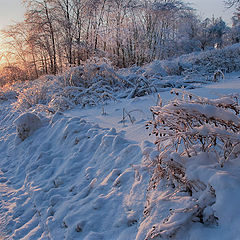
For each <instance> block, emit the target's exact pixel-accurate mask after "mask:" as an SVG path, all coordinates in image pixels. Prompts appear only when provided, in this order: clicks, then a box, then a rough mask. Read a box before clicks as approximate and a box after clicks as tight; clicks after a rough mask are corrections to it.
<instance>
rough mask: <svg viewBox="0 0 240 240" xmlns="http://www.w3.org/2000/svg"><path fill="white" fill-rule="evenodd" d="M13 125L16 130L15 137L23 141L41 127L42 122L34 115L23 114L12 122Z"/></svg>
mask: <svg viewBox="0 0 240 240" xmlns="http://www.w3.org/2000/svg"><path fill="white" fill-rule="evenodd" d="M14 124H15V126H16V128H17V137H18V138H19V139H20V140H21V141H23V140H25V139H26V138H27V137H29V136H30V135H32V133H33V132H34V131H36V130H37V129H39V128H40V127H41V126H42V121H41V119H40V118H39V117H38V116H37V115H36V114H34V113H24V114H22V115H20V116H19V117H18V118H17V119H16V120H15V121H14Z"/></svg>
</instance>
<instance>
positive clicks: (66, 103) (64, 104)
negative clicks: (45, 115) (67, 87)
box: [48, 94, 73, 113]
mask: <svg viewBox="0 0 240 240" xmlns="http://www.w3.org/2000/svg"><path fill="white" fill-rule="evenodd" d="M48 107H49V108H50V110H51V112H53V113H55V112H58V111H61V112H63V111H66V110H69V109H71V108H73V104H72V103H71V101H70V100H69V99H68V98H66V97H64V96H62V95H58V94H56V95H55V96H53V98H52V100H51V101H50V102H49V104H48Z"/></svg>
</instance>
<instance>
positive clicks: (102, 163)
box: [0, 73, 240, 240]
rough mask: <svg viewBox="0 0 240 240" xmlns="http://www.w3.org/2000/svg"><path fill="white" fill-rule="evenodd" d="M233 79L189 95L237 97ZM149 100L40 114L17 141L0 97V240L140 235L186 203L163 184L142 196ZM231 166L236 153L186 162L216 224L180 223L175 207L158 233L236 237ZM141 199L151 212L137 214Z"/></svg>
mask: <svg viewBox="0 0 240 240" xmlns="http://www.w3.org/2000/svg"><path fill="white" fill-rule="evenodd" d="M239 76H240V73H232V74H229V75H227V76H226V78H225V79H224V80H222V82H220V83H215V84H212V85H207V86H204V87H203V88H198V89H194V90H191V91H192V92H193V93H195V94H198V95H201V96H204V97H213V98H214V97H216V96H221V95H223V94H225V93H227V94H229V93H233V92H236V93H240V85H239V78H238V77H239ZM161 96H162V98H163V100H164V101H165V102H166V101H168V99H170V97H171V96H170V93H169V92H163V93H161ZM156 102H157V95H149V96H144V97H141V98H135V99H124V100H121V101H120V100H119V101H118V102H115V103H112V104H109V105H106V106H104V109H101V108H98V107H92V108H86V109H82V108H75V109H73V110H70V111H66V112H64V113H56V114H55V115H53V116H52V117H51V118H46V117H44V115H43V116H41V118H42V121H43V126H42V127H41V128H39V129H38V130H36V131H35V132H34V133H32V135H31V136H30V137H28V138H26V139H25V140H24V141H23V142H20V143H18V142H15V138H16V128H15V126H14V124H13V122H14V120H15V119H16V118H17V117H18V115H19V113H18V112H16V111H12V106H11V105H10V102H4V103H2V104H1V105H0V108H1V109H0V112H1V115H0V124H1V125H0V128H1V132H0V152H1V161H0V169H1V171H0V194H1V199H0V200H1V203H0V204H1V205H0V208H1V210H0V218H1V222H2V224H1V227H0V238H2V239H56V240H59V239H83V240H95V239H96V240H100V239H102V240H111V239H112V240H128V239H129V240H133V239H138V240H144V239H145V237H146V235H147V234H148V233H149V232H151V230H152V228H153V226H155V228H156V227H157V228H158V227H159V228H161V224H162V220H164V219H165V218H166V217H169V216H168V214H169V209H180V208H183V207H185V208H186V207H189V208H191V206H192V198H187V197H185V196H181V194H180V195H177V196H174V197H171V198H169V197H168V196H169V194H170V192H169V190H168V189H166V188H164V184H162V185H160V186H159V189H157V191H155V192H151V193H148V192H147V189H148V184H149V180H150V176H151V175H150V170H151V168H149V165H148V164H149V162H148V161H147V160H146V156H148V157H149V158H150V159H151V158H154V154H156V151H155V146H154V144H153V142H154V137H153V136H149V135H148V134H149V130H146V129H145V122H146V121H147V120H150V119H151V118H152V115H151V112H150V111H149V108H150V106H153V105H156ZM123 109H124V110H123ZM103 111H104V113H105V114H102V113H103ZM123 111H124V113H123ZM127 113H129V115H130V117H131V120H132V121H133V123H132V122H131V121H130V119H129V116H128V114H127ZM123 115H124V118H123ZM150 153H152V154H150ZM149 154H150V155H149ZM239 169H240V164H239V163H238V162H237V161H236V159H235V160H234V161H232V162H229V163H227V164H226V165H225V166H224V168H220V167H219V166H217V165H216V163H215V162H214V161H212V160H211V159H208V158H207V157H206V156H202V155H200V156H198V158H196V159H195V161H193V162H191V163H189V168H188V176H189V177H192V178H193V179H195V178H198V179H201V180H202V181H203V182H205V183H209V184H211V186H213V187H214V189H215V194H216V198H215V199H214V200H213V203H214V204H213V205H212V209H213V211H215V212H216V214H217V217H218V219H219V220H218V224H216V225H215V226H211V227H208V226H205V225H203V224H201V223H192V222H191V223H189V222H188V221H187V218H188V216H189V215H188V214H183V213H182V212H181V211H179V214H175V215H174V217H175V218H176V219H172V223H171V224H172V225H171V226H170V225H169V226H166V224H165V225H162V226H163V227H164V228H166V229H165V230H166V231H171V227H174V228H175V226H177V227H178V228H179V229H180V230H179V232H178V234H177V235H176V236H175V235H173V236H175V238H176V239H183V240H185V239H186V240H187V239H192V240H193V239H197V240H198V239H199V240H200V239H211V240H214V239H223V240H225V239H226V240H227V239H233V240H235V239H236V240H237V239H240V238H239V236H240V233H239V227H238V223H239V221H240V218H239V213H238V203H239V200H240V189H239V186H240V184H239V183H240V174H239ZM205 193H206V194H207V193H208V192H207V191H206V192H205ZM205 193H204V194H205ZM204 194H203V195H202V199H204V196H205V195H204ZM147 195H148V196H147ZM147 197H148V199H146V198H147ZM147 200H148V201H149V203H150V208H151V209H153V210H152V211H151V215H149V216H148V217H146V216H145V217H144V214H143V212H144V209H145V207H146V204H147ZM211 204H212V203H211ZM148 206H149V205H148ZM210 210H211V209H210ZM210 210H209V211H210ZM186 222H187V223H188V224H189V225H187V226H186ZM230 223H231V224H230ZM157 224H158V225H157ZM170 235H171V234H170ZM163 236H164V235H163ZM168 237H169V234H166V236H165V238H166V239H167V238H168ZM149 239H150V238H149ZM156 239H157V238H156ZM163 239H164V238H163Z"/></svg>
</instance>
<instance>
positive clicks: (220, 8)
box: [184, 0, 234, 25]
mask: <svg viewBox="0 0 240 240" xmlns="http://www.w3.org/2000/svg"><path fill="white" fill-rule="evenodd" d="M184 2H189V3H192V5H191V6H192V7H193V8H195V9H196V10H197V12H198V14H199V15H200V16H201V17H202V18H206V17H209V18H211V17H212V15H213V14H214V17H222V18H223V20H224V21H225V22H226V23H228V24H229V25H231V23H232V22H231V18H232V16H233V12H234V9H228V8H226V6H225V5H224V0H184Z"/></svg>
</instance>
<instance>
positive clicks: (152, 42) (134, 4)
mask: <svg viewBox="0 0 240 240" xmlns="http://www.w3.org/2000/svg"><path fill="white" fill-rule="evenodd" d="M24 4H25V6H26V13H25V19H24V21H23V22H21V23H18V24H15V25H12V26H9V27H8V28H7V29H5V30H4V31H3V32H4V35H5V39H6V44H7V48H8V49H9V52H8V53H6V54H5V58H6V60H7V61H8V64H7V66H6V67H5V68H4V69H5V70H4V71H5V72H8V73H9V75H12V76H11V77H12V80H15V79H14V78H17V79H19V78H24V79H33V78H37V77H39V76H40V75H43V74H56V73H59V72H62V71H63V70H64V69H65V68H66V67H67V66H71V65H80V64H81V62H82V61H86V60H87V59H89V58H91V57H92V56H97V57H106V58H108V59H110V60H111V61H112V63H113V64H114V65H115V66H117V67H128V66H130V65H134V64H137V65H142V64H144V63H146V62H151V61H153V60H154V59H166V58H170V57H174V56H179V55H181V54H184V53H189V52H193V51H200V50H205V49H209V48H213V47H219V48H221V47H223V46H224V45H229V44H233V43H236V42H239V41H240V24H239V18H238V16H237V14H236V16H235V17H234V18H233V27H232V28H229V27H227V25H226V23H225V22H224V21H223V20H222V19H221V18H217V19H214V18H212V19H205V20H204V21H201V20H200V19H199V18H198V17H197V16H196V14H195V11H194V9H192V8H191V7H190V6H189V5H188V4H186V3H184V2H183V1H181V0H24ZM238 13H239V12H238ZM17 79H16V80H17Z"/></svg>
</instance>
